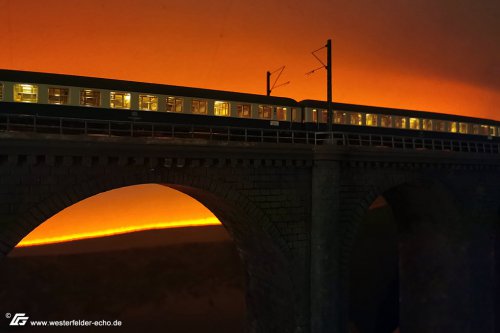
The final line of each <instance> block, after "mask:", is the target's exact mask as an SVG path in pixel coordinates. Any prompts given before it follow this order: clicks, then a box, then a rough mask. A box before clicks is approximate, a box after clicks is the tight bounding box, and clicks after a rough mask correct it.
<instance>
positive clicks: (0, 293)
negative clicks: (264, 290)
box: [0, 239, 245, 333]
mask: <svg viewBox="0 0 500 333" xmlns="http://www.w3.org/2000/svg"><path fill="white" fill-rule="evenodd" d="M108 241H109V239H108ZM93 242H95V240H93ZM115 243H116V241H115ZM82 247H83V248H84V247H85V246H82V245H81V244H80V251H81V249H82ZM23 250H28V249H23ZM38 250H39V251H40V249H38ZM24 252H26V251H24ZM42 252H43V251H42ZM0 265H1V266H0V270H1V272H2V275H1V276H0V285H1V286H2V288H1V289H0V314H1V318H0V321H1V324H2V326H0V332H3V331H5V332H10V331H12V332H41V331H45V330H42V329H40V328H32V329H28V328H25V329H21V330H19V329H16V330H6V327H7V326H6V324H7V323H8V321H7V319H6V318H5V313H7V312H9V313H16V312H22V313H26V314H27V315H28V316H29V317H30V320H50V319H54V320H62V319H68V320H71V319H97V320H100V319H106V320H111V321H113V320H116V319H118V320H121V321H122V322H123V323H124V324H123V327H121V328H120V329H110V328H99V329H96V328H93V329H78V330H77V329H75V328H73V329H69V330H68V329H63V328H57V329H55V328H53V329H52V330H47V331H51V332H67V331H70V332H74V331H85V332H94V331H96V330H97V331H104V332H106V331H119V332H144V333H145V332H158V331H162V332H186V333H188V332H189V333H191V332H231V333H232V332H242V327H243V324H244V319H245V317H244V316H245V300H244V281H243V277H244V274H243V270H242V265H241V261H240V259H239V257H238V254H237V252H236V250H235V248H234V245H233V244H232V243H231V242H229V241H216V242H205V243H194V244H173V245H164V246H161V247H160V246H158V247H154V248H136V249H128V250H115V251H108V252H95V253H78V254H70V255H50V256H27V254H26V253H23V255H22V256H16V255H13V256H9V257H7V258H6V260H4V261H3V262H1V263H0Z"/></svg>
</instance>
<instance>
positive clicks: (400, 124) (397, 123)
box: [394, 116, 408, 128]
mask: <svg viewBox="0 0 500 333" xmlns="http://www.w3.org/2000/svg"><path fill="white" fill-rule="evenodd" d="M407 123H408V118H406V117H401V116H395V117H394V127H396V128H406V124H407Z"/></svg>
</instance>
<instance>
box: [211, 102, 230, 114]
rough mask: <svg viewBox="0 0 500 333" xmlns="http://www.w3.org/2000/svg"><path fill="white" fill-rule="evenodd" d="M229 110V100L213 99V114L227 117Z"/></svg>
mask: <svg viewBox="0 0 500 333" xmlns="http://www.w3.org/2000/svg"><path fill="white" fill-rule="evenodd" d="M229 110H230V105H229V102H221V101H215V103H214V115H216V116H224V117H228V116H229Z"/></svg>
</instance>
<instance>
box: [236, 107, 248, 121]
mask: <svg viewBox="0 0 500 333" xmlns="http://www.w3.org/2000/svg"><path fill="white" fill-rule="evenodd" d="M236 109H237V110H238V117H240V118H250V116H251V112H252V107H251V105H250V104H238V105H237V106H236Z"/></svg>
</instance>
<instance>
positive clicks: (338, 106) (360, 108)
mask: <svg viewBox="0 0 500 333" xmlns="http://www.w3.org/2000/svg"><path fill="white" fill-rule="evenodd" d="M298 104H299V105H301V106H307V107H312V108H317V109H326V108H327V107H328V103H327V102H326V101H319V100H312V99H306V100H302V101H300V102H299V103H298ZM332 107H333V109H335V110H342V111H352V112H363V113H378V114H390V115H396V116H406V117H416V118H427V119H442V120H454V121H460V122H472V123H482V124H488V125H498V121H495V120H491V119H486V118H475V117H469V116H459V115H454V114H446V113H436V112H429V111H417V110H408V109H398V108H389V107H381V106H367V105H359V104H346V103H337V102H333V103H332Z"/></svg>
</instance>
